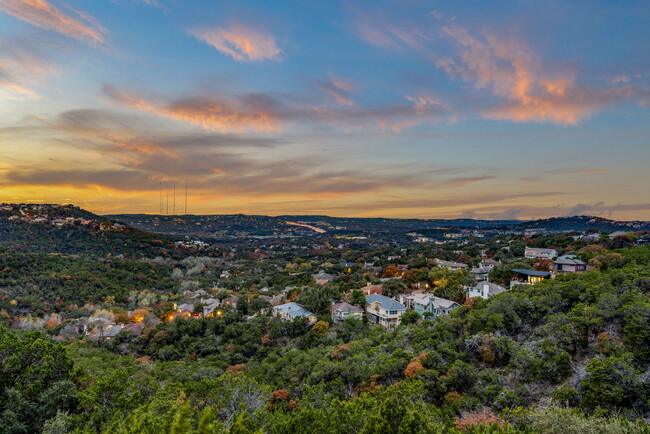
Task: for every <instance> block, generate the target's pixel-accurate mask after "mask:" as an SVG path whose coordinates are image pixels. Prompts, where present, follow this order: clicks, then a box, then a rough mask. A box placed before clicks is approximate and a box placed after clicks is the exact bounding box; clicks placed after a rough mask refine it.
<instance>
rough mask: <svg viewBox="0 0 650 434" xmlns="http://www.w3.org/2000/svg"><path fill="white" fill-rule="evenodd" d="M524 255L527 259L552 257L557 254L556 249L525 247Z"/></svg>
mask: <svg viewBox="0 0 650 434" xmlns="http://www.w3.org/2000/svg"><path fill="white" fill-rule="evenodd" d="M524 256H525V257H527V258H529V259H553V258H555V257H556V256H557V250H555V249H540V248H537V247H526V249H525V250H524Z"/></svg>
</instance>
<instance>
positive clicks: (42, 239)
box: [0, 204, 174, 257]
mask: <svg viewBox="0 0 650 434" xmlns="http://www.w3.org/2000/svg"><path fill="white" fill-rule="evenodd" d="M0 246H4V247H9V248H12V249H15V250H20V251H26V252H48V253H65V254H78V255H82V254H92V255H100V256H105V255H108V254H111V255H124V256H127V257H155V256H160V255H164V254H169V253H170V252H172V251H173V248H174V245H173V240H172V239H170V238H168V237H165V236H161V235H155V234H151V233H147V232H144V231H141V230H138V229H135V228H133V227H131V226H128V225H125V224H121V223H117V222H115V221H112V220H110V219H107V218H105V217H101V216H97V215H95V214H93V213H91V212H89V211H86V210H83V209H81V208H79V207H76V206H73V205H41V204H38V205H36V204H2V205H0Z"/></svg>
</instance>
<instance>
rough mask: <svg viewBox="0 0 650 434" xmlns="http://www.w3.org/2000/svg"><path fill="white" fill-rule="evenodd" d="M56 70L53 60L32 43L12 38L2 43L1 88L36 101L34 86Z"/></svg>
mask: <svg viewBox="0 0 650 434" xmlns="http://www.w3.org/2000/svg"><path fill="white" fill-rule="evenodd" d="M55 71H56V68H55V66H54V62H53V61H52V59H51V58H50V57H49V56H48V55H46V54H44V53H43V52H42V50H39V49H37V48H36V47H35V46H34V44H32V43H31V42H29V41H27V40H25V39H20V38H10V39H6V40H2V41H0V87H1V88H4V89H5V90H7V91H9V92H11V93H14V94H18V95H21V96H24V97H28V98H32V99H36V98H38V94H37V93H36V91H35V90H33V89H32V85H33V84H35V83H36V82H38V81H40V80H41V79H42V78H43V77H45V76H46V75H49V74H54V73H55Z"/></svg>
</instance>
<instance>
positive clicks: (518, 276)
mask: <svg viewBox="0 0 650 434" xmlns="http://www.w3.org/2000/svg"><path fill="white" fill-rule="evenodd" d="M512 272H513V274H514V275H513V278H512V280H511V281H510V288H512V287H513V286H515V285H533V284H535V283H539V282H541V281H542V280H545V279H550V278H551V277H552V275H551V273H549V272H548V271H536V270H522V269H517V268H516V269H514V270H512Z"/></svg>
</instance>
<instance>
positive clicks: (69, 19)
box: [0, 0, 106, 43]
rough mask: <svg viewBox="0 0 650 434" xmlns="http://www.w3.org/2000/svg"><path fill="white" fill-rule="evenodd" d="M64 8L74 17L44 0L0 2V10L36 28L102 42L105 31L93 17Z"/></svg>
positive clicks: (81, 39) (82, 39) (7, 0)
mask: <svg viewBox="0 0 650 434" xmlns="http://www.w3.org/2000/svg"><path fill="white" fill-rule="evenodd" d="M64 6H65V5H64ZM66 7H67V9H69V10H70V11H71V12H73V14H74V15H76V17H75V16H72V15H68V14H66V13H64V12H62V11H60V10H59V9H57V8H56V7H54V6H53V5H52V4H50V3H48V2H47V1H45V0H0V10H2V11H4V12H6V13H8V14H10V15H13V16H14V17H16V18H18V19H20V20H22V21H25V22H28V23H30V24H32V25H34V26H36V27H40V28H42V29H45V30H51V31H54V32H58V33H62V34H64V35H66V36H69V37H71V38H74V39H78V40H80V41H87V42H92V43H102V42H104V34H105V33H106V31H105V30H104V28H102V27H101V25H100V24H99V23H98V22H97V21H96V20H95V19H94V18H93V17H91V16H90V15H88V14H86V13H83V12H80V11H76V10H74V9H72V8H70V7H69V6H66Z"/></svg>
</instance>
